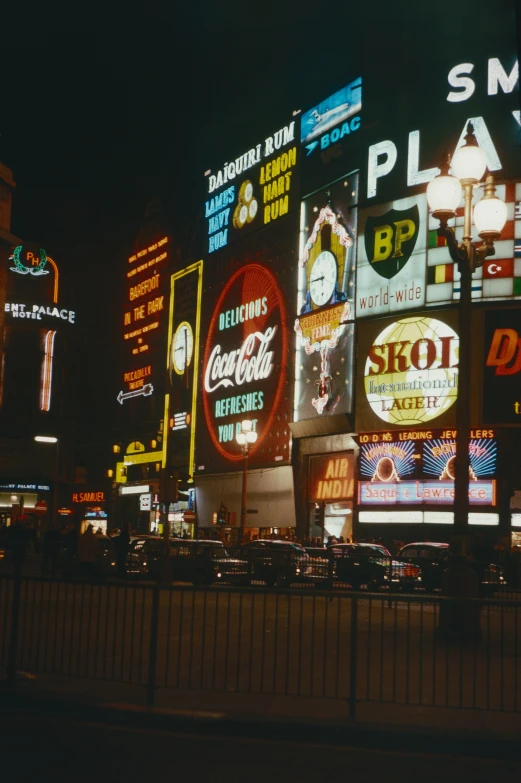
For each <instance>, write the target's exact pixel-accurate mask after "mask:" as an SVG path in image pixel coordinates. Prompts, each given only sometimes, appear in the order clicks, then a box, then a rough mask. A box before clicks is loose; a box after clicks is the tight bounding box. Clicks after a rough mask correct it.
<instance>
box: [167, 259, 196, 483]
mask: <svg viewBox="0 0 521 783" xmlns="http://www.w3.org/2000/svg"><path fill="white" fill-rule="evenodd" d="M196 271H198V272H199V280H198V283H197V310H196V316H195V342H194V353H193V360H194V381H193V386H192V415H191V421H190V425H191V427H192V430H191V433H190V452H189V457H188V460H189V464H188V470H189V473H190V476H193V475H194V468H195V424H196V413H197V384H198V380H199V337H200V331H201V300H202V297H203V261H196V262H195V264H191V265H190V266H187V267H186V269H182V270H181V271H180V272H176V273H175V275H172V277H171V278H170V312H169V315H168V342H167V352H166V369H167V372H168V370H169V369H170V368H169V361H170V346H171V342H172V325H173V320H174V287H175V281H176V280H179V278H181V277H184V276H185V275H189V274H191V273H192V272H196ZM167 398H168V401H167ZM169 402H170V395H169V394H167V395H165V438H164V461H163V467H166V458H167V445H166V444H167V442H168V435H169V434H170V416H169V415H168V414H169V412H170V411H169Z"/></svg>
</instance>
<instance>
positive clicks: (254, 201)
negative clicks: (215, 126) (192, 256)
mask: <svg viewBox="0 0 521 783" xmlns="http://www.w3.org/2000/svg"><path fill="white" fill-rule="evenodd" d="M299 155H300V152H299V148H298V140H297V138H296V123H295V121H294V120H293V121H292V122H290V123H289V124H288V125H285V126H284V127H282V128H280V129H279V130H277V131H276V132H275V133H274V134H272V135H270V136H268V137H267V138H265V139H263V140H262V141H259V143H257V144H255V146H253V147H252V148H251V149H249V150H247V151H246V152H244V153H242V154H241V155H239V156H238V157H237V158H235V159H234V160H232V161H230V162H229V163H225V164H224V165H223V166H222V167H221V168H220V169H218V170H217V171H212V170H208V171H207V172H206V176H207V179H206V200H205V203H204V217H205V235H206V250H207V252H208V253H209V254H210V253H214V252H215V251H217V250H220V249H222V248H225V247H227V246H228V245H229V244H230V242H232V241H233V240H234V239H242V238H244V237H245V236H247V234H249V233H250V232H251V231H254V230H256V229H259V228H262V227H263V226H266V225H268V224H272V223H275V222H276V221H279V220H281V219H283V218H284V217H285V216H286V215H287V214H288V213H289V212H290V211H291V209H293V208H294V207H296V206H297V204H298V190H299V188H298V183H297V181H296V180H297V173H298V165H297V163H298V160H297V159H298V157H299Z"/></svg>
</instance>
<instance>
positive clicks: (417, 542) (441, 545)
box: [400, 541, 449, 551]
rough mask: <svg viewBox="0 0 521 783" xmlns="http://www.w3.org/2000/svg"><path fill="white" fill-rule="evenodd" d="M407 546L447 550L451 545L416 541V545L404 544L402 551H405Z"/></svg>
mask: <svg viewBox="0 0 521 783" xmlns="http://www.w3.org/2000/svg"><path fill="white" fill-rule="evenodd" d="M406 546H433V547H438V548H439V549H447V547H448V546H449V545H448V544H444V543H442V542H437V541H416V542H414V543H410V544H404V545H403V546H402V549H405V547H406ZM400 551H401V550H400Z"/></svg>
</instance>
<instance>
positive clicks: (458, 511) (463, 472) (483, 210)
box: [427, 122, 507, 546]
mask: <svg viewBox="0 0 521 783" xmlns="http://www.w3.org/2000/svg"><path fill="white" fill-rule="evenodd" d="M449 164H450V167H451V169H450V172H449ZM486 168H487V161H486V156H485V153H484V152H483V150H482V149H481V147H479V146H478V144H477V141H476V137H475V136H474V128H473V125H472V123H471V122H469V124H468V125H467V134H466V136H465V144H464V145H463V146H461V147H460V148H459V149H458V150H456V152H455V153H454V155H453V156H452V160H448V161H447V163H446V164H445V166H443V167H442V169H441V174H440V175H439V176H437V177H435V178H434V179H433V180H431V182H429V184H428V186H427V201H428V202H429V207H430V209H431V211H432V215H433V217H435V218H437V219H438V220H439V221H440V227H439V228H438V236H440V237H444V238H445V239H446V241H447V246H448V249H449V253H450V257H451V259H452V260H453V261H454V263H455V264H457V265H458V269H459V273H460V276H461V293H460V302H459V370H458V397H457V400H456V426H457V435H456V458H455V481H454V522H455V527H454V529H455V532H458V533H461V534H465V533H466V532H467V531H468V511H469V468H470V460H469V436H470V361H471V353H472V349H471V335H472V327H471V321H470V317H471V304H472V273H473V272H474V271H475V270H476V269H477V268H478V267H480V266H482V265H483V263H484V261H485V258H486V257H487V256H493V255H494V253H495V249H494V241H495V240H497V239H498V238H499V236H500V234H501V231H502V229H503V227H504V225H505V222H506V218H507V208H506V205H505V203H504V202H503V201H501V199H499V198H497V196H496V195H495V191H496V188H495V185H494V178H493V176H492V175H491V174H488V176H487V177H486V180H485V187H484V195H483V197H482V198H481V199H480V200H479V201H478V203H477V204H476V205H475V207H474V215H473V214H472V194H473V190H474V188H475V187H476V186H477V185H478V183H479V182H480V180H481V179H482V177H483V175H484V174H485V170H486ZM462 196H463V203H464V213H463V214H464V218H463V237H462V241H461V242H458V240H457V238H456V234H455V231H454V229H453V228H451V227H450V226H449V225H448V221H449V220H450V219H451V218H453V217H455V214H456V209H457V207H458V206H459V204H460V203H461V198H462ZM472 217H474V224H475V226H476V228H477V230H478V234H479V237H480V238H481V240H482V241H481V242H474V241H473V240H472ZM463 541H464V539H463ZM463 545H464V546H465V544H463Z"/></svg>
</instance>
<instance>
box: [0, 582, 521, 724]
mask: <svg viewBox="0 0 521 783" xmlns="http://www.w3.org/2000/svg"><path fill="white" fill-rule="evenodd" d="M520 628H521V602H518V601H513V600H508V601H502V600H487V601H479V600H476V599H463V600H462V599H449V598H442V597H440V596H433V595H429V596H422V595H419V594H418V595H405V594H403V595H402V594H400V595H391V594H372V593H368V592H366V593H354V592H342V591H339V590H335V591H331V590H328V591H323V590H318V589H315V590H310V589H309V588H307V589H306V588H304V589H299V588H293V589H291V590H289V589H276V590H271V589H268V588H265V587H252V588H236V587H231V586H228V587H227V586H224V585H221V586H217V587H182V586H173V587H167V588H162V587H159V586H158V585H155V584H146V585H145V584H128V583H82V582H66V581H58V580H52V579H42V578H27V577H20V578H18V579H15V578H14V577H11V576H7V577H3V578H0V664H1V666H2V667H3V668H4V669H5V670H6V671H7V674H8V677H11V678H12V677H13V676H14V673H15V671H17V670H22V671H30V672H34V673H42V674H43V673H46V674H54V675H60V676H64V677H79V678H87V679H91V680H106V681H111V682H117V683H129V684H132V685H139V686H142V687H143V688H145V689H146V693H147V701H148V703H149V704H153V703H154V700H155V697H156V694H157V692H158V690H160V689H195V690H213V691H228V692H234V693H249V694H272V695H280V696H294V697H295V696H298V697H315V698H320V699H340V700H344V701H345V702H346V703H347V705H348V711H349V715H350V716H351V717H353V718H354V717H355V716H356V707H357V704H359V703H360V702H365V701H376V702H381V703H384V702H388V703H394V704H402V705H423V706H432V707H445V708H448V707H451V708H459V709H483V710H491V711H492V710H499V711H512V712H519V711H521V630H520Z"/></svg>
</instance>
